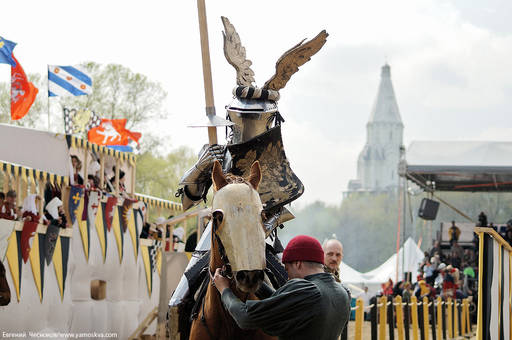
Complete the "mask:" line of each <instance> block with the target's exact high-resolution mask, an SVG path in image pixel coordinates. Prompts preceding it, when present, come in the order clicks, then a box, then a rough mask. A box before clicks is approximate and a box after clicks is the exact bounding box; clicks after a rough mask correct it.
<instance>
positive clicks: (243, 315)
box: [214, 235, 350, 340]
mask: <svg viewBox="0 0 512 340" xmlns="http://www.w3.org/2000/svg"><path fill="white" fill-rule="evenodd" d="M296 262H302V263H303V265H302V267H301V268H302V269H297V267H293V263H296ZM323 262H324V252H323V250H322V246H321V245H320V242H318V240H316V239H315V238H313V237H310V236H306V235H299V236H296V237H294V238H293V239H291V240H290V242H288V245H287V246H286V249H285V250H284V252H283V263H286V264H290V268H289V269H288V273H290V275H293V276H294V277H295V278H294V279H292V280H290V281H288V282H287V283H286V284H285V285H284V286H282V287H281V288H279V289H278V290H276V291H275V292H272V289H271V288H270V287H268V286H266V285H264V286H263V287H265V289H264V290H263V292H262V289H260V291H259V294H258V295H260V296H262V295H266V296H265V298H263V299H261V300H248V301H246V302H241V301H240V299H239V298H238V297H236V296H235V294H234V293H233V291H232V290H231V289H230V288H224V290H223V291H222V296H221V299H222V303H223V304H224V306H225V307H226V309H227V310H228V312H229V313H230V314H231V316H232V317H233V319H234V320H235V321H236V323H237V325H238V326H239V327H240V328H242V329H257V328H260V329H261V330H263V332H265V333H267V334H269V335H273V336H278V337H279V339H294V340H296V339H299V340H300V339H319V340H335V339H338V337H339V336H340V334H341V332H342V331H343V329H344V328H345V326H346V324H347V322H348V319H349V316H350V294H348V292H347V290H346V289H345V288H344V287H343V286H342V285H341V284H339V283H337V282H336V281H335V280H334V277H333V276H332V275H331V274H330V273H322V272H321V271H322V264H323ZM305 263H309V264H308V265H306V264H305ZM312 264H317V265H319V266H318V267H312ZM292 268H293V269H292ZM305 268H309V269H305ZM311 268H312V269H311ZM304 275H305V276H304ZM214 283H215V280H214ZM269 292H272V294H270V295H268V293H269Z"/></svg>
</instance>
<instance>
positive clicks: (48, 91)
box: [46, 65, 50, 131]
mask: <svg viewBox="0 0 512 340" xmlns="http://www.w3.org/2000/svg"><path fill="white" fill-rule="evenodd" d="M49 69H50V65H46V83H47V85H48V89H47V91H46V98H47V100H48V131H50V77H48V70H49Z"/></svg>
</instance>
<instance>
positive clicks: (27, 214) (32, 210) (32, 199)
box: [21, 194, 41, 223]
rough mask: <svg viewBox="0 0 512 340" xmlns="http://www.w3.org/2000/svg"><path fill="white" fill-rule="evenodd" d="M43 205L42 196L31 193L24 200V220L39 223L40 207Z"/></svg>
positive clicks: (22, 211)
mask: <svg viewBox="0 0 512 340" xmlns="http://www.w3.org/2000/svg"><path fill="white" fill-rule="evenodd" d="M40 207H41V197H39V196H37V195H35V194H31V195H28V196H27V197H25V199H24V200H23V207H22V208H21V213H22V216H21V217H22V218H23V220H24V221H29V222H36V223H39V220H40V219H41V216H40V215H39V208H40Z"/></svg>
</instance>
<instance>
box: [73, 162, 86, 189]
mask: <svg viewBox="0 0 512 340" xmlns="http://www.w3.org/2000/svg"><path fill="white" fill-rule="evenodd" d="M71 165H72V167H73V184H75V185H76V184H79V185H84V179H83V178H82V176H80V171H81V170H82V162H81V161H80V159H79V158H78V156H75V155H71Z"/></svg>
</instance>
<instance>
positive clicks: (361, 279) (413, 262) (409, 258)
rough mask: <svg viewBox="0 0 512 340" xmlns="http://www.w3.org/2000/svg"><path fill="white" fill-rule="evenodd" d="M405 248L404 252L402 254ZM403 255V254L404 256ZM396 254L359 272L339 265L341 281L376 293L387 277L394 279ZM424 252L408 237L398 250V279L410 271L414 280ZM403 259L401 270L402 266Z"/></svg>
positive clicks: (413, 280) (344, 264) (343, 264)
mask: <svg viewBox="0 0 512 340" xmlns="http://www.w3.org/2000/svg"><path fill="white" fill-rule="evenodd" d="M404 249H405V254H404ZM404 255H405V256H404ZM396 256H397V254H396V253H395V254H393V255H391V257H389V258H388V259H387V260H386V261H384V263H382V264H381V265H380V266H378V267H377V268H375V269H373V270H371V271H369V272H366V273H360V272H358V271H357V270H355V269H354V268H352V267H350V266H349V265H347V264H346V263H344V262H342V263H341V265H340V277H341V282H343V283H346V284H352V285H359V286H362V285H365V286H367V287H368V291H369V293H370V294H376V293H377V292H378V291H379V289H380V288H381V286H380V285H381V284H382V283H384V282H386V281H387V280H389V279H392V280H393V281H394V280H395V277H396V272H397V268H396V266H397V261H396ZM423 257H424V254H423V252H422V251H421V249H420V248H419V247H418V245H417V244H416V243H415V242H414V240H413V239H412V238H410V237H409V238H408V239H407V241H405V243H404V245H403V246H402V247H401V248H400V250H399V252H398V280H403V272H404V271H406V272H411V273H412V274H413V275H412V282H416V276H417V273H418V268H419V263H421V261H422V260H423ZM402 261H403V268H404V269H405V270H403V268H402Z"/></svg>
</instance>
